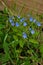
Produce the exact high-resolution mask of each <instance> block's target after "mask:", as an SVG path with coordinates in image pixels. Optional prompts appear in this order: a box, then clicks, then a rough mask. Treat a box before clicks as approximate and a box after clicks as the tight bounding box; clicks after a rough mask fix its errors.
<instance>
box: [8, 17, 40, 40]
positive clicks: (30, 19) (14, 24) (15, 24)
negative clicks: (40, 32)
mask: <svg viewBox="0 0 43 65" xmlns="http://www.w3.org/2000/svg"><path fill="white" fill-rule="evenodd" d="M17 18H18V19H20V22H23V26H27V22H25V18H21V17H20V16H17ZM13 19H14V17H10V18H9V22H10V23H11V25H12V26H16V27H19V26H20V24H19V23H18V22H14V21H13ZM29 21H30V22H34V23H35V24H36V25H37V26H41V23H40V22H38V21H36V19H34V18H32V17H30V18H29ZM29 31H30V32H31V34H35V30H33V29H32V28H29ZM23 38H24V39H25V38H27V34H26V33H25V32H23Z"/></svg>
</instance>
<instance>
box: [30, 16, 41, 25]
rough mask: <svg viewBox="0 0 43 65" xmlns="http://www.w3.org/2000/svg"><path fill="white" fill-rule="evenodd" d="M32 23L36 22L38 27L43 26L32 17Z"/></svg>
mask: <svg viewBox="0 0 43 65" xmlns="http://www.w3.org/2000/svg"><path fill="white" fill-rule="evenodd" d="M29 20H30V22H34V23H35V24H36V25H37V26H41V23H40V22H38V21H37V20H36V19H34V18H32V17H30V19H29Z"/></svg>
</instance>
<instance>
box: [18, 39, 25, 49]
mask: <svg viewBox="0 0 43 65" xmlns="http://www.w3.org/2000/svg"><path fill="white" fill-rule="evenodd" d="M19 45H20V47H22V48H23V46H24V43H23V41H22V40H19Z"/></svg>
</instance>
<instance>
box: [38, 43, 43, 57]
mask: <svg viewBox="0 0 43 65" xmlns="http://www.w3.org/2000/svg"><path fill="white" fill-rule="evenodd" d="M39 49H40V52H41V55H42V58H43V44H41V45H40V47H39Z"/></svg>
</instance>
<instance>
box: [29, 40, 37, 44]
mask: <svg viewBox="0 0 43 65" xmlns="http://www.w3.org/2000/svg"><path fill="white" fill-rule="evenodd" d="M29 42H31V43H33V44H38V41H37V40H35V39H29Z"/></svg>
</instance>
